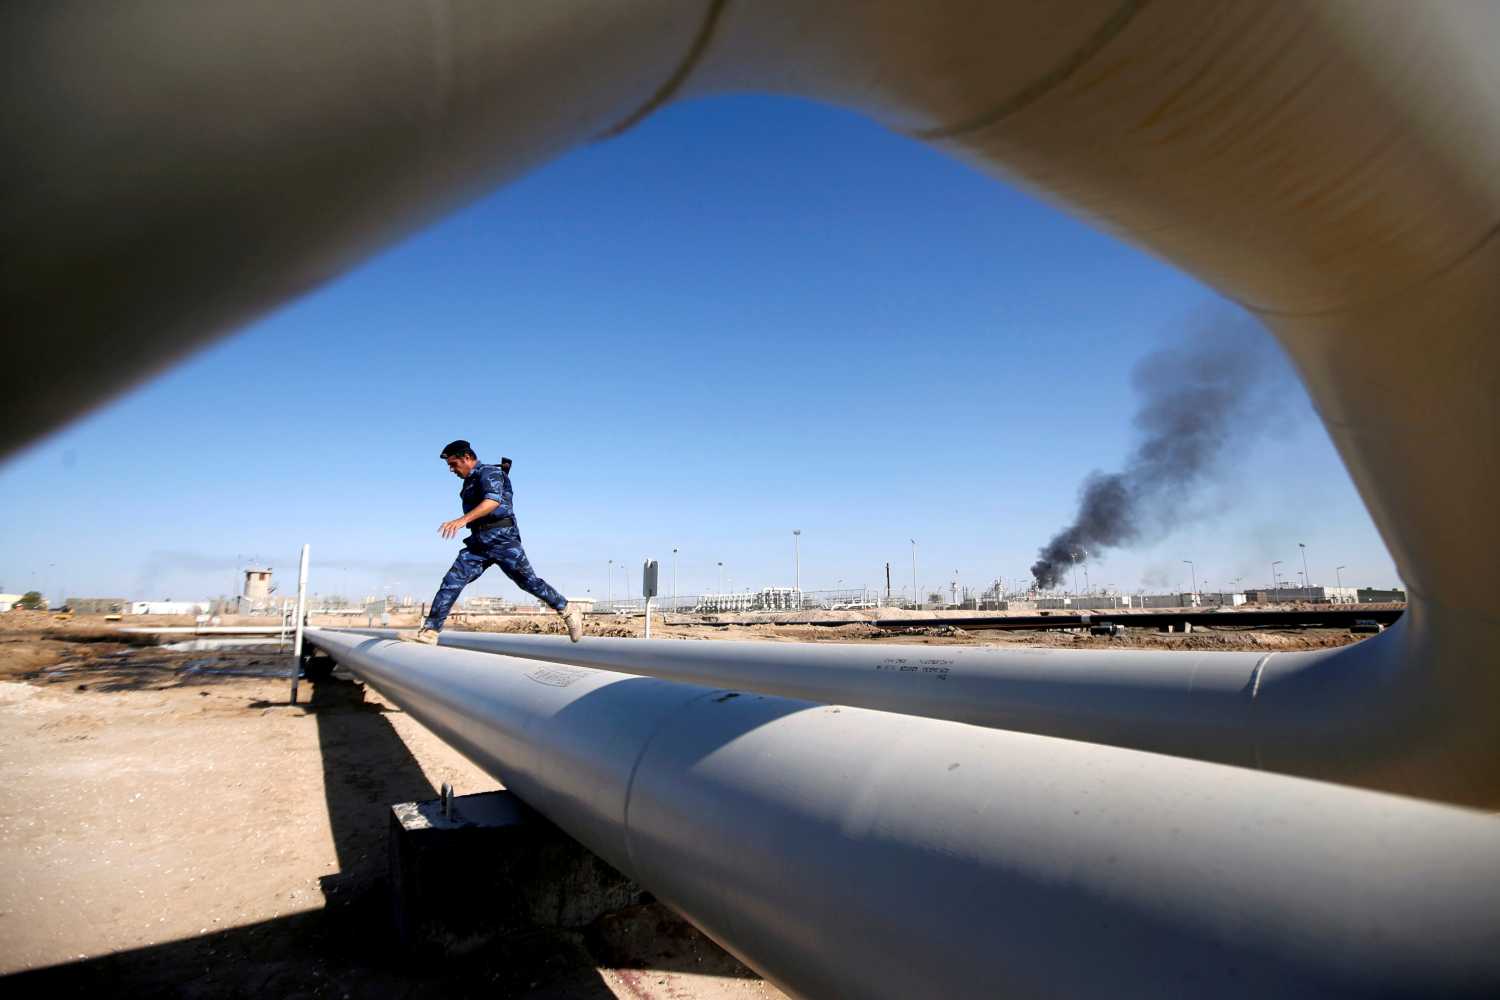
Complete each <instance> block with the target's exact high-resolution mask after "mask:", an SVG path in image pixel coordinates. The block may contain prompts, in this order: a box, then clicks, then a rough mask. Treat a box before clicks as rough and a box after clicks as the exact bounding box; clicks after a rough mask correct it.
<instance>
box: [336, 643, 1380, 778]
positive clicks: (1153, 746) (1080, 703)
mask: <svg viewBox="0 0 1500 1000" xmlns="http://www.w3.org/2000/svg"><path fill="white" fill-rule="evenodd" d="M349 631H350V632H353V633H357V634H360V635H369V636H375V637H379V638H385V639H390V638H394V637H395V636H396V635H397V630H395V629H351V630H349ZM439 643H440V645H442V646H446V647H450V648H454V649H468V650H474V651H477V652H484V653H499V654H503V655H506V656H518V657H525V658H528V659H533V660H543V661H547V662H551V663H566V664H571V665H574V666H581V667H591V668H596V669H601V670H614V671H619V672H622V673H628V674H636V675H641V676H648V677H659V678H662V679H664V680H672V681H682V682H685V683H689V684H707V685H711V686H714V687H725V688H732V689H735V690H739V691H755V692H759V693H761V694H770V695H778V696H780V697H785V698H798V699H804V700H807V701H816V702H822V703H824V704H834V705H849V706H855V707H859V708H869V709H876V710H879V711H886V712H900V713H902V714H905V715H920V716H925V717H928V718H934V719H948V720H951V721H954V722H964V723H968V724H970V725H976V726H988V727H991V728H996V729H1010V730H1017V731H1021V732H1028V733H1038V734H1040V735H1044V736H1055V737H1062V738H1067V739H1077V740H1087V741H1089V742H1093V743H1107V744H1111V745H1113V746H1121V747H1132V748H1135V749H1139V750H1150V751H1155V752H1158V753H1170V754H1175V755H1178V756H1182V757H1194V758H1198V759H1202V760H1211V761H1218V762H1220V763H1228V764H1238V765H1242V766H1246V767H1260V768H1266V769H1268V770H1276V771H1283V772H1286V773H1290V774H1298V775H1302V776H1305V777H1315V778H1323V779H1327V780H1338V781H1342V782H1345V783H1351V784H1360V783H1368V784H1376V785H1378V784H1379V782H1362V781H1361V778H1362V777H1363V776H1364V769H1365V767H1366V766H1367V765H1368V763H1369V754H1375V755H1376V757H1377V758H1378V757H1379V754H1380V748H1381V747H1382V746H1384V745H1386V744H1387V743H1388V742H1389V741H1390V739H1391V735H1392V734H1391V731H1390V730H1389V729H1388V728H1386V727H1387V726H1388V725H1389V724H1390V723H1391V721H1392V720H1391V718H1390V716H1389V715H1384V714H1381V713H1380V711H1379V709H1380V706H1379V705H1376V706H1375V707H1374V710H1373V713H1372V709H1371V706H1370V705H1369V703H1368V701H1367V700H1364V699H1362V698H1361V697H1360V689H1361V688H1362V687H1363V686H1365V685H1366V684H1367V683H1368V682H1370V681H1373V680H1374V679H1375V678H1378V677H1380V676H1381V675H1382V668H1383V664H1382V663H1381V662H1380V660H1379V655H1378V654H1379V652H1380V649H1381V647H1379V646H1373V645H1370V644H1369V643H1367V642H1366V643H1360V644H1357V645H1354V646H1347V647H1343V648H1340V649H1331V650H1319V651H1316V652H1304V653H1215V652H1197V651H1192V652H1188V651H1183V652H1178V651H1159V650H1119V651H1110V652H1103V651H1094V650H1078V651H1069V650H1055V649H1028V648H1025V647H1010V648H1005V649H995V648H972V647H968V648H966V647H955V646H928V645H891V644H874V643H862V644H854V643H826V642H825V643H781V642H777V643H769V642H733V641H723V642H721V641H717V640H713V641H696V642H695V641H682V640H670V639H654V640H642V639H609V638H585V639H584V640H583V641H582V642H579V643H571V642H568V641H567V640H566V639H562V638H554V637H551V636H535V635H508V634H501V633H493V632H460V631H454V630H451V629H450V630H448V631H445V632H443V633H442V635H441V637H440V639H439ZM1372 652H1373V653H1374V654H1375V655H1371V653H1372ZM1308 677H1313V678H1320V679H1324V680H1327V679H1332V678H1348V679H1357V683H1352V684H1348V685H1345V686H1340V685H1335V684H1316V683H1313V684H1309V683H1308V682H1307V680H1306V678H1308ZM1362 729H1363V731H1361V730H1362ZM1354 746H1359V747H1361V748H1363V749H1365V750H1366V753H1364V754H1358V755H1357V754H1354V753H1351V752H1350V750H1351V748H1352V747H1354Z"/></svg>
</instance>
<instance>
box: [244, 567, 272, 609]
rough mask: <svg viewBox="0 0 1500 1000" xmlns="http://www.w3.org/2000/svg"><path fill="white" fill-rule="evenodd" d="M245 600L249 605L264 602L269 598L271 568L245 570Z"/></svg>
mask: <svg viewBox="0 0 1500 1000" xmlns="http://www.w3.org/2000/svg"><path fill="white" fill-rule="evenodd" d="M243 596H244V598H245V600H247V601H249V602H250V603H251V604H255V603H258V602H264V601H267V600H269V599H270V597H271V568H270V567H269V566H268V567H266V568H265V569H247V570H245V589H244V594H243Z"/></svg>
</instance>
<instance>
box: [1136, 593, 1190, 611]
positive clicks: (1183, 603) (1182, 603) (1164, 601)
mask: <svg viewBox="0 0 1500 1000" xmlns="http://www.w3.org/2000/svg"><path fill="white" fill-rule="evenodd" d="M1199 596H1200V595H1198V594H1192V593H1186V594H1181V593H1179V594H1142V595H1140V606H1141V607H1142V608H1196V607H1197V606H1198V605H1199V604H1200V603H1201V602H1200V601H1199V599H1198V598H1199Z"/></svg>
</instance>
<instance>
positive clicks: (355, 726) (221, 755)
mask: <svg viewBox="0 0 1500 1000" xmlns="http://www.w3.org/2000/svg"><path fill="white" fill-rule="evenodd" d="M93 638H95V637H94V636H90V635H89V633H88V632H87V631H86V630H85V629H84V628H82V627H78V626H76V625H75V626H70V627H68V628H67V629H66V630H65V631H60V632H58V633H55V634H54V637H51V638H44V637H41V636H40V635H39V634H38V633H37V632H35V631H28V630H15V629H14V628H13V629H11V630H8V631H0V787H4V789H5V791H6V794H5V796H4V797H3V800H0V872H3V873H4V878H0V976H4V978H0V993H4V994H6V995H9V996H15V997H19V996H22V995H23V994H32V993H36V992H39V991H41V990H48V991H52V992H61V993H62V994H64V995H70V994H83V993H90V994H107V995H121V994H127V995H136V996H163V995H169V996H188V997H208V996H215V997H217V996H276V997H283V996H333V997H346V996H372V995H374V996H388V995H389V996H409V997H426V996H443V997H466V996H475V995H480V994H483V995H487V996H517V997H570V998H572V997H578V998H595V997H597V998H608V997H630V998H654V997H672V998H674V1000H695V998H703V1000H735V998H743V997H779V996H781V994H780V993H779V992H778V991H776V990H775V989H773V988H772V987H770V986H768V985H767V984H765V983H763V982H762V981H761V980H759V979H758V978H756V977H755V976H754V974H753V973H751V972H750V971H749V970H747V969H745V968H744V967H743V966H742V965H740V964H739V963H738V962H736V961H735V960H734V959H733V958H731V957H730V956H728V955H726V954H725V953H724V952H723V951H721V950H720V949H719V948H718V947H717V946H715V945H714V944H713V943H712V942H710V941H708V940H707V939H706V938H704V937H703V936H702V935H701V934H699V933H698V932H697V931H696V930H694V929H693V928H692V927H690V926H689V925H687V924H685V923H683V922H682V921H681V920H679V919H678V918H676V917H675V916H674V915H673V914H671V913H670V912H669V911H666V910H665V909H664V908H662V907H660V906H657V905H651V906H646V907H641V908H637V909H636V910H633V911H627V912H625V913H622V914H617V915H614V916H611V917H609V918H606V919H604V920H601V921H600V922H598V923H597V924H596V925H595V926H594V927H593V928H590V929H589V931H588V932H586V933H579V934H573V933H567V932H556V933H539V934H532V935H528V936H527V937H526V938H525V939H524V940H518V941H516V942H514V943H512V944H510V945H508V946H505V947H501V948H496V949H493V950H492V951H491V952H487V953H486V954H484V955H483V956H481V957H479V958H476V959H474V960H470V961H466V962H462V963H449V964H446V965H443V966H440V967H437V968H432V967H425V968H411V967H407V966H405V965H403V963H402V961H401V959H400V958H399V956H397V955H396V953H395V949H394V947H393V946H392V940H391V934H390V931H389V926H390V922H389V912H388V906H389V900H388V897H387V895H386V891H385V882H386V835H387V822H388V807H389V805H390V804H391V803H394V802H399V801H404V800H411V799H427V798H433V797H434V796H435V795H436V789H437V788H438V787H440V785H441V784H442V782H444V781H447V782H451V783H453V785H454V787H455V789H456V790H457V791H458V792H459V793H460V794H467V793H470V792H478V791H484V790H487V789H492V788H495V787H498V786H497V784H496V782H495V781H494V780H493V779H492V778H490V777H489V776H488V775H486V774H484V773H483V772H481V771H479V770H478V769H477V768H475V767H474V766H473V765H472V764H470V763H468V762H467V761H466V760H464V759H463V758H462V757H460V756H459V755H458V754H457V753H456V752H454V751H453V750H451V749H449V748H448V747H447V746H446V745H444V744H443V743H441V742H440V741H439V740H438V739H437V738H436V737H434V736H433V735H432V734H430V733H429V732H427V731H426V730H425V729H423V728H422V727H421V726H420V725H418V724H416V723H415V722H414V721H413V720H411V719H410V718H408V717H407V716H405V715H404V714H403V713H401V712H400V711H399V710H398V709H395V708H394V707H393V706H391V705H389V704H388V703H386V702H384V701H383V700H382V699H380V698H379V696H377V695H376V694H374V692H367V691H366V689H365V688H364V687H363V686H362V685H359V684H357V683H353V682H351V681H348V680H344V679H340V678H338V677H335V678H334V679H333V680H331V681H328V682H325V683H323V684H318V685H311V686H310V687H311V691H310V693H309V685H307V684H306V682H304V686H303V689H302V690H303V701H304V702H306V704H303V705H300V706H296V707H293V706H290V705H288V704H287V695H288V681H287V679H286V677H285V674H284V670H285V666H284V660H282V659H280V658H278V657H277V656H275V655H274V652H269V653H261V652H249V651H247V652H237V653H228V652H216V653H212V654H204V653H173V652H167V651H163V650H161V649H159V648H156V647H152V646H129V645H124V644H121V643H118V642H105V641H83V640H89V639H93ZM111 638H112V637H111ZM68 640H74V641H68Z"/></svg>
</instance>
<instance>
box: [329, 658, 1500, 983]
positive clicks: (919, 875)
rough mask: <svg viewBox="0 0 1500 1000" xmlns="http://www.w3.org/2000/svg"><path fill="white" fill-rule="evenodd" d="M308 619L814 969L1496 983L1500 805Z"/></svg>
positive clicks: (377, 673) (959, 976) (798, 966)
mask: <svg viewBox="0 0 1500 1000" xmlns="http://www.w3.org/2000/svg"><path fill="white" fill-rule="evenodd" d="M307 638H308V641H309V642H311V643H312V644H314V645H315V646H317V647H319V648H321V649H323V650H324V651H326V652H327V653H329V654H330V655H331V656H333V657H334V658H335V659H336V660H338V662H340V663H341V664H343V665H344V666H345V667H347V668H348V669H350V670H352V671H354V672H355V673H356V674H357V675H359V676H360V677H361V678H362V679H363V680H365V681H366V682H367V683H369V684H371V685H372V686H374V687H375V688H376V689H377V690H379V691H380V692H381V693H382V694H383V695H385V696H386V697H388V698H390V699H391V700H393V701H395V702H396V703H397V704H399V705H400V706H401V707H402V708H403V709H405V710H406V711H407V712H408V713H409V714H411V715H412V716H413V717H414V718H416V719H417V720H418V721H420V722H421V723H422V724H423V725H425V726H427V727H428V728H429V729H431V730H432V731H433V732H434V733H436V734H437V735H438V736H440V737H441V738H443V739H444V740H446V741H447V742H448V743H450V744H451V745H452V746H454V747H455V748H457V749H458V750H460V751H462V752H463V753H464V754H465V755H466V756H468V757H469V758H470V759H471V760H473V761H474V762H475V763H476V764H478V765H480V766H481V767H483V768H484V769H485V770H487V771H489V773H491V774H493V775H494V776H495V777H496V778H498V779H499V780H501V781H502V782H504V783H505V785H506V787H507V788H509V789H510V790H511V791H513V792H515V793H516V794H517V795H519V796H520V797H521V798H522V799H524V800H525V801H526V802H527V803H528V804H529V805H531V806H532V807H533V808H535V809H537V810H539V811H540V812H542V813H543V814H544V815H546V816H547V817H548V818H549V819H551V820H552V821H553V822H555V823H557V824H558V826H560V827H561V828H562V829H563V830H565V831H567V832H568V833H569V834H570V835H571V836H573V837H575V838H577V839H578V840H579V841H581V842H582V843H583V844H584V845H586V846H587V847H589V848H590V849H591V850H593V851H595V852H596V853H598V854H599V855H600V856H601V857H603V858H604V859H605V860H606V861H608V862H609V863H610V864H612V865H614V866H616V867H617V868H619V869H620V870H621V871H623V872H625V873H626V874H628V875H630V876H631V877H633V878H635V879H637V880H638V881H639V882H640V883H641V884H642V885H644V886H646V887H647V888H649V889H650V890H651V891H652V892H654V893H656V894H657V895H658V896H659V897H660V898H661V899H662V900H664V901H665V902H667V903H668V904H669V905H671V906H672V907H673V908H674V909H676V910H678V911H679V912H681V913H682V914H683V915H684V916H686V917H687V918H688V919H689V920H691V921H692V922H693V923H694V924H696V925H697V926H698V927H700V928H702V929H703V930H704V931H705V932H706V933H707V934H708V935H709V936H710V937H712V938H714V939H715V940H716V941H718V942H719V943H720V944H722V945H723V946H724V947H725V948H727V949H728V950H729V951H731V952H732V953H734V954H735V955H737V956H738V957H739V958H741V959H742V960H744V961H745V962H746V963H747V964H748V965H750V966H751V967H752V968H754V969H756V970H758V971H759V972H761V973H762V974H764V975H765V976H766V977H767V978H769V979H770V980H772V981H773V982H775V983H776V984H777V985H779V986H781V987H782V988H783V989H785V990H787V991H788V992H789V993H792V994H793V995H797V996H813V997H823V996H861V997H877V998H878V997H900V998H903V1000H906V998H910V997H913V996H931V995H935V994H936V995H942V996H952V997H986V998H988V997H995V996H1005V995H1025V996H1029V995H1039V994H1047V995H1055V996H1071V995H1088V994H1093V995H1097V994H1101V993H1108V994H1109V995H1112V996H1162V995H1174V994H1182V993H1184V992H1186V993H1192V994H1198V995H1214V996H1255V997H1264V996H1273V995H1274V996H1311V995H1326V994H1328V993H1347V994H1356V995H1358V994H1366V995H1375V994H1380V995H1393V994H1402V993H1409V994H1413V995H1415V994H1423V995H1444V996H1456V995H1465V994H1467V995H1474V996H1479V995H1486V994H1488V995H1494V994H1495V993H1496V991H1500V909H1497V907H1496V906H1495V905H1494V901H1495V899H1497V898H1500V820H1497V819H1496V818H1494V817H1492V816H1487V815H1484V814H1481V813H1478V812H1473V811H1469V810H1465V809H1458V808H1454V807H1451V806H1443V805H1437V804H1433V803H1426V802H1419V801H1416V800H1411V799H1404V798H1399V797H1395V796H1389V795H1382V794H1378V793H1373V792H1367V791H1361V790H1357V789H1350V788H1342V787H1338V786H1335V785H1328V784H1324V783H1319V782H1312V781H1306V780H1302V779H1297V778H1289V777H1285V776H1282V775H1272V774H1264V773H1258V772H1255V771H1250V770H1245V769H1242V768H1232V767H1224V766H1222V765H1217V764H1207V763H1202V762H1198V761H1189V760H1182V759H1179V758H1174V757H1165V756H1160V755H1157V754H1149V753H1141V752H1138V751H1132V750H1122V749H1118V748H1115V747H1105V746H1099V745H1093V744H1087V743H1079V742H1074V741H1070V740H1058V739H1051V738H1048V737H1041V736H1034V735H1029V734H1023V733H1013V732H1005V731H1001V730H993V729H983V728H979V727H975V726H965V725H960V724H956V723H952V722H947V721H942V720H936V719H923V718H916V717H913V716H906V715H898V714H893V713H888V712H873V711H868V710H863V709H855V708H840V707H836V706H828V705H821V704H817V703H813V702H808V701H800V700H794V699H787V698H776V697H770V696H765V695H756V694H739V693H736V692H733V691H726V690H724V689H714V688H709V687H702V686H697V685H687V684H679V683H674V682H670V681H663V680H660V679H656V678H646V677H636V676H631V675H627V674H620V673H614V672H609V671H598V670H590V669H586V668H579V667H570V666H565V665H558V664H549V663H542V662H538V661H535V660H525V659H520V658H516V657H508V656H496V655H493V654H483V653H477V652H472V651H468V650H459V649H443V648H436V649H434V648H428V647H414V646H412V645H410V644H405V643H395V642H390V641H387V640H383V639H378V638H374V637H369V636H363V635H356V634H351V633H347V632H331V631H329V630H326V629H310V630H309V631H308V633H307ZM1081 956H1082V957H1081Z"/></svg>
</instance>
